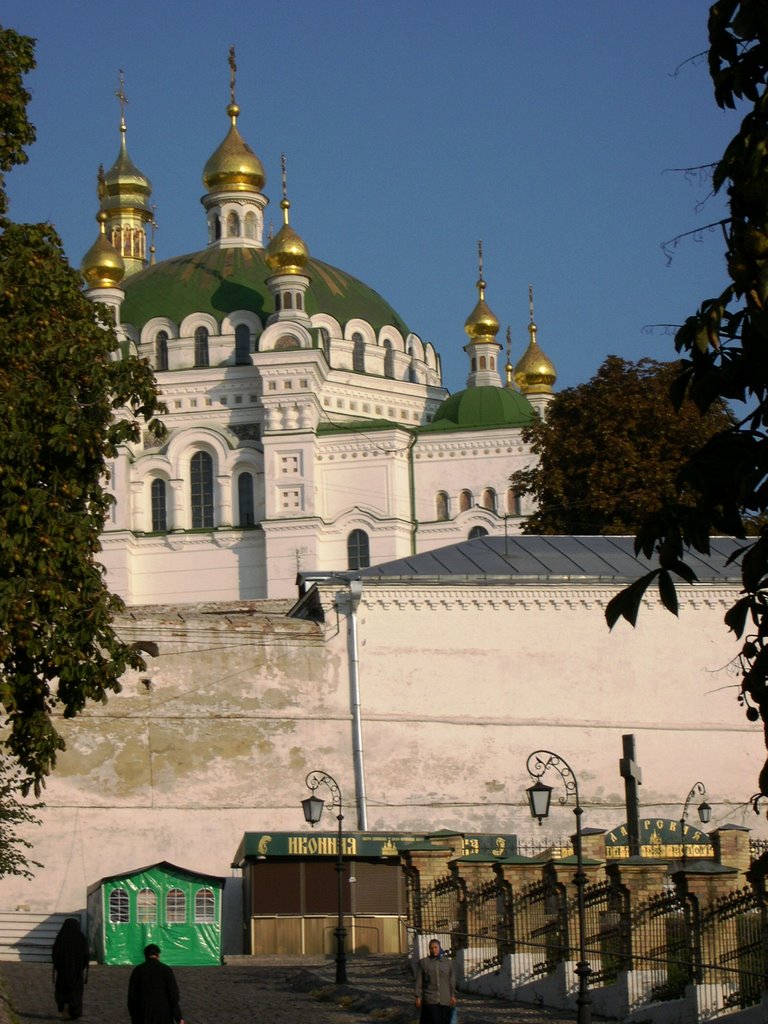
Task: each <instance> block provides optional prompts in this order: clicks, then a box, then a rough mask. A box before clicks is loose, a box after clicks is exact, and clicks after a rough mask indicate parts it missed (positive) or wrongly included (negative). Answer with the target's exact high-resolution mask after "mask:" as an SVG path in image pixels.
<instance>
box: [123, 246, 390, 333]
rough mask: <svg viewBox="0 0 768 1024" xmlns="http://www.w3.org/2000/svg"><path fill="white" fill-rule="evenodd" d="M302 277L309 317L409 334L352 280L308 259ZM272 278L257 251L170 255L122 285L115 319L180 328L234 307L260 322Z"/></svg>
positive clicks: (270, 306) (269, 308) (269, 302)
mask: <svg viewBox="0 0 768 1024" xmlns="http://www.w3.org/2000/svg"><path fill="white" fill-rule="evenodd" d="M306 273H307V276H308V277H309V278H310V279H311V283H310V286H309V289H308V291H307V295H306V301H305V305H306V311H307V313H308V314H309V315H310V316H312V315H313V314H315V313H328V314H329V315H330V316H332V317H334V318H335V319H336V320H338V321H339V323H340V324H341V325H342V326H344V325H345V324H346V323H347V322H348V321H349V320H350V319H352V318H353V317H359V318H360V319H362V320H366V321H367V322H368V323H369V324H371V326H372V327H373V328H374V329H375V330H377V331H378V330H379V329H380V328H382V327H384V326H385V325H387V324H391V325H392V326H393V327H396V328H397V330H398V331H400V333H401V334H402V335H403V337H405V336H406V335H407V334H409V333H410V332H409V329H408V327H407V325H406V324H405V323H404V321H403V320H402V319H401V317H400V316H398V314H397V313H396V312H395V310H394V309H392V307H391V306H390V305H389V303H388V302H386V301H385V300H384V299H383V298H382V297H381V295H379V294H378V292H375V291H374V290H373V289H372V288H369V287H368V285H366V284H363V282H362V281H358V279H357V278H355V277H352V276H351V275H350V274H346V273H345V272H344V271H343V270H338V269H337V268H336V267H332V266H330V265H329V264H328V263H322V262H320V260H313V259H310V260H309V261H308V263H307V268H306ZM272 274H273V271H272V270H271V269H270V268H269V266H268V265H267V263H266V261H265V259H264V250H262V249H251V248H238V247H232V248H225V247H220V246H212V247H211V248H209V249H203V250H202V251H201V252H192V253H188V254H187V255H186V256H176V257H174V258H173V259H169V260H163V262H162V263H156V264H154V265H153V266H151V267H147V268H146V270H142V271H140V272H139V273H138V274H132V275H131V276H130V277H128V278H126V279H125V280H124V281H123V288H124V290H125V300H124V302H123V306H122V310H121V319H122V321H123V323H128V324H133V326H134V327H136V328H137V329H139V330H141V328H142V327H143V326H144V325H145V324H146V323H147V321H148V320H151V319H152V318H153V317H156V316H165V317H168V318H169V319H171V320H173V321H174V322H175V323H177V324H180V323H181V321H182V320H183V319H184V317H186V316H188V315H189V314H190V313H198V312H202V313H210V314H211V315H212V316H215V317H216V318H217V320H221V319H222V318H223V317H224V316H226V315H227V314H228V313H232V312H233V311H234V310H236V309H247V310H250V311H251V312H253V313H256V314H257V315H258V316H259V317H260V319H261V320H262V322H264V321H265V320H266V318H267V317H268V316H269V314H270V313H272V312H273V310H274V302H273V299H272V296H271V295H270V293H269V288H267V284H266V281H267V278H268V277H270V276H272Z"/></svg>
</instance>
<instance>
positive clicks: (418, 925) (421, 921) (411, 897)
mask: <svg viewBox="0 0 768 1024" xmlns="http://www.w3.org/2000/svg"><path fill="white" fill-rule="evenodd" d="M465 899H466V889H465V885H464V882H463V881H462V880H461V879H460V878H455V877H454V876H453V875H446V876H445V877H444V878H438V879H436V880H435V881H434V882H433V883H432V885H429V886H426V887H425V888H423V889H422V888H420V886H419V879H418V876H417V875H412V876H409V884H408V902H409V916H410V919H411V922H412V923H413V927H414V928H415V930H416V932H417V934H419V935H427V934H429V935H434V936H435V937H436V938H440V940H441V942H442V944H443V948H444V949H445V950H446V952H447V953H449V954H450V955H451V956H455V954H456V950H457V949H458V948H460V947H461V946H462V945H463V941H464V937H463V935H462V931H465V929H464V930H463V929H462V927H461V926H462V923H463V922H462V917H463V914H462V910H461V907H462V904H463V903H464V901H465Z"/></svg>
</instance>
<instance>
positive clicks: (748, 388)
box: [606, 0, 768, 797]
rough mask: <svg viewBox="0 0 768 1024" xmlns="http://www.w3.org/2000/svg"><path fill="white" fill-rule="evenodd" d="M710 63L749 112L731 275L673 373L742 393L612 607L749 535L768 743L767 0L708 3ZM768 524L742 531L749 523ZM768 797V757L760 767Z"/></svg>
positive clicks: (739, 140) (731, 150)
mask: <svg viewBox="0 0 768 1024" xmlns="http://www.w3.org/2000/svg"><path fill="white" fill-rule="evenodd" d="M708 55H709V71H710V75H711V78H712V81H713V84H714V93H715V101H716V102H717V104H718V105H719V106H720V107H722V108H732V109H737V107H738V108H739V109H742V110H744V111H745V115H744V118H743V120H742V121H741V124H740V127H739V130H738V132H737V133H736V135H735V136H734V138H733V139H732V140H731V142H730V143H729V144H728V146H727V148H726V150H725V152H724V153H723V156H722V158H721V159H720V161H719V162H718V163H717V165H716V166H715V167H714V171H713V187H714V190H715V192H717V191H720V190H722V189H725V191H726V193H727V197H728V213H727V216H726V217H725V218H724V219H723V220H722V222H720V226H721V227H722V232H723V237H724V239H725V247H726V260H727V268H728V274H729V277H730V281H729V282H728V284H727V285H726V287H725V289H724V291H723V292H722V294H720V295H718V296H716V297H715V298H711V299H707V300H706V301H705V302H703V303H702V304H701V306H700V308H699V310H698V312H697V313H696V314H695V315H693V316H690V317H689V318H688V319H687V320H686V322H685V323H684V324H683V326H682V327H681V328H680V329H679V330H678V332H677V334H676V337H675V347H676V348H677V351H678V352H679V353H682V354H683V360H682V370H681V373H680V375H679V377H678V379H677V381H676V384H675V399H676V401H677V402H678V403H680V402H682V401H683V399H684V397H685V396H688V397H689V398H691V399H692V400H693V401H695V402H696V404H697V405H698V406H699V407H700V408H701V409H703V410H706V409H709V408H711V406H712V405H713V403H716V402H718V401H720V400H722V399H725V400H729V401H738V402H743V403H745V406H744V407H745V408H746V409H747V410H748V412H747V413H746V415H744V416H743V418H742V419H740V421H739V422H737V423H734V424H733V425H732V426H731V427H730V428H728V429H726V430H724V431H722V432H720V433H718V434H716V435H715V436H714V437H712V438H710V439H709V440H708V441H707V442H706V443H705V444H703V445H702V446H701V447H699V448H698V449H697V450H696V451H695V452H694V453H693V454H692V455H691V457H690V458H689V459H688V460H687V461H686V462H685V464H684V465H683V467H682V469H681V471H680V473H679V475H678V493H679V494H691V493H693V494H694V495H695V496H696V500H695V503H693V504H690V503H688V502H684V501H680V500H677V499H676V498H674V499H673V500H671V501H669V502H666V503H665V504H664V506H663V507H662V508H661V509H660V511H659V512H658V513H657V514H656V515H654V516H651V517H650V518H648V519H647V520H645V521H643V522H642V523H641V524H640V526H639V527H638V529H637V536H636V548H637V550H638V551H643V552H644V553H645V554H646V555H647V556H649V557H652V556H653V555H654V553H656V554H657V556H658V568H656V569H655V570H653V571H652V572H651V573H649V574H648V575H646V576H644V577H643V578H642V579H640V580H638V581H637V582H636V583H634V584H633V585H632V586H630V587H629V588H627V590H625V591H623V592H622V593H621V594H619V595H618V596H617V597H616V598H615V599H614V600H613V601H611V603H610V604H609V606H608V608H607V610H606V616H607V620H608V623H609V625H610V626H613V625H614V624H615V623H616V622H617V621H618V619H619V618H620V617H623V618H625V619H627V621H629V622H630V623H632V624H634V623H635V621H636V619H637V615H638V611H639V608H640V603H641V601H642V597H643V594H644V593H645V591H646V589H647V587H648V586H650V585H651V584H655V585H657V586H658V588H659V593H660V596H661V599H662V601H663V602H664V604H665V605H666V606H667V607H668V608H670V609H671V610H672V611H676V610H677V598H676V594H675V579H676V578H677V577H681V578H682V579H684V580H686V581H688V582H693V581H695V578H696V577H695V574H694V573H693V571H692V569H691V568H690V566H688V565H687V564H686V562H685V556H686V551H687V550H689V549H694V550H696V551H700V552H703V553H705V554H706V553H708V551H709V538H710V536H712V535H714V534H717V533H720V534H730V535H733V536H736V537H742V538H745V543H744V546H743V549H742V552H741V555H740V556H739V558H740V567H741V574H742V583H743V593H742V595H741V596H740V597H739V598H738V599H737V600H736V601H735V603H734V604H733V606H732V607H731V608H730V609H729V610H728V612H727V614H726V617H725V621H726V624H727V626H728V628H729V629H731V630H732V631H733V632H734V633H735V634H736V636H737V637H739V638H741V640H742V646H741V652H740V661H741V693H740V700H741V702H742V704H744V705H745V706H746V713H747V716H748V717H749V718H750V720H753V721H757V720H758V719H762V723H763V729H764V733H765V738H766V744H767V745H768V523H767V522H766V513H768V91H767V90H766V82H767V81H768V0H722V2H718V3H716V4H714V5H713V6H712V7H711V8H710V13H709V51H708ZM755 522H757V523H758V524H761V525H760V526H759V529H758V530H757V533H756V535H755V537H754V539H753V538H750V539H749V540H746V538H747V537H748V535H749V533H750V527H751V525H752V524H754V523H755ZM759 785H760V794H759V795H762V796H766V797H768V763H767V764H766V765H765V766H764V767H763V769H762V771H761V773H760V782H759Z"/></svg>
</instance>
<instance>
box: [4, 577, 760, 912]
mask: <svg viewBox="0 0 768 1024" xmlns="http://www.w3.org/2000/svg"><path fill="white" fill-rule="evenodd" d="M323 590H324V592H326V598H325V602H326V609H327V614H326V621H325V622H324V623H323V624H322V625H320V624H315V623H313V622H308V621H305V620H302V619H296V618H286V617H285V616H284V614H283V611H284V607H283V608H282V609H281V608H280V607H279V606H278V605H277V604H276V603H275V602H263V603H262V602H258V603H256V604H254V605H243V604H237V603H230V604H219V605H209V606H205V605H197V606H190V605H184V604H179V605H176V606H166V607H161V608H149V607H145V608H138V607H134V608H131V609H129V610H128V611H127V612H126V613H125V614H124V615H122V616H121V617H120V619H119V623H118V625H119V629H120V632H121V635H123V636H124V637H125V638H126V639H127V640H130V641H131V642H137V641H149V640H151V641H154V642H155V643H157V644H158V649H159V653H158V656H157V657H149V656H147V658H146V662H147V666H146V669H145V670H144V671H143V672H131V673H128V674H127V675H126V677H125V679H124V687H123V691H122V692H121V693H120V694H116V695H113V696H112V697H110V699H109V701H108V702H107V704H105V705H95V706H91V707H89V708H88V710H87V711H86V713H85V714H84V715H82V716H80V717H78V718H76V719H73V720H69V721H61V722H60V725H61V729H62V733H63V735H64V737H65V739H66V742H67V751H66V752H65V753H64V754H62V755H61V757H60V760H59V765H58V767H57V769H56V771H55V772H54V774H53V776H52V777H51V779H50V780H49V783H48V786H47V788H46V790H45V793H44V800H45V803H46V807H45V809H44V810H43V811H42V812H41V817H42V820H43V824H42V825H41V826H40V827H39V828H37V827H31V828H29V829H27V830H26V834H27V835H28V836H29V838H30V839H31V840H32V841H33V843H34V849H33V850H32V856H33V857H34V858H35V859H36V860H39V861H41V862H42V863H43V864H44V867H43V868H42V869H41V870H40V871H39V872H38V874H37V877H36V878H35V879H34V880H32V881H27V880H25V879H18V878H12V877H11V878H5V879H1V880H0V908H5V909H14V908H15V907H16V906H28V907H30V909H34V910H36V911H38V912H54V911H56V910H58V909H62V908H64V909H66V910H70V909H71V908H73V907H77V906H82V905H84V899H85V897H84V889H85V886H86V885H87V884H90V883H91V882H93V881H96V880H97V879H99V878H101V877H102V876H104V875H108V874H112V873H115V872H118V871H123V870H125V869H127V868H133V867H137V866H142V865H144V864H149V863H152V862H154V861H156V860H170V861H172V862H175V863H179V864H182V865H184V866H186V867H190V868H194V869H197V870H201V871H205V872H209V873H212V874H219V875H227V874H229V865H230V862H231V859H232V857H233V855H234V852H235V850H236V848H237V845H238V843H239V841H240V838H241V836H242V833H243V832H244V831H246V830H248V831H264V832H269V831H294V830H301V829H302V828H304V824H303V821H302V820H301V813H300V807H299V801H300V800H301V799H302V797H303V796H304V795H305V794H304V792H303V787H304V777H305V775H306V773H307V772H308V771H309V770H311V769H314V768H320V769H323V770H326V771H329V772H330V773H331V774H332V775H333V776H334V777H335V778H336V779H337V781H338V782H339V784H340V785H341V788H342V792H343V794H344V797H345V801H346V805H347V807H348V809H349V810H348V817H347V825H348V827H349V828H351V829H354V828H355V827H356V825H357V822H356V820H355V812H354V810H353V808H354V806H355V775H354V762H353V752H352V719H351V705H350V651H349V630H348V625H349V622H348V610H347V609H348V603H346V601H342V602H341V604H340V609H339V611H338V613H337V610H336V608H335V607H334V600H335V595H337V596H339V597H340V598H343V599H346V598H347V597H348V589H347V586H346V584H344V583H343V582H339V583H336V584H327V585H323ZM613 592H614V590H612V589H611V588H607V587H602V588H600V587H584V586H579V585H578V584H576V583H573V584H571V585H565V584H564V585H561V586H556V585H555V586H553V585H550V586H544V585H542V586H541V587H535V586H531V587H521V586H507V587H505V586H501V585H499V586H495V587H490V586H487V585H479V586H478V585H474V586H473V585H467V586H464V587H461V586H455V585H453V584H445V585H442V584H440V585H436V586H434V587H430V586H425V585H408V586H406V585H402V586H395V585H392V584H389V583H388V584H386V585H385V584H381V585H377V584H375V583H373V582H372V581H370V580H366V581H364V584H363V591H362V599H361V603H360V605H359V608H358V611H357V616H358V637H359V646H358V656H359V669H360V698H361V713H362V736H363V761H364V772H365V785H366V793H367V811H368V826H369V829H372V830H377V829H386V830H387V831H400V830H415V831H418V832H429V831H433V830H437V829H440V828H444V827H447V828H455V829H457V830H460V831H469V832H482V831H492V832H498V833H500V834H507V833H516V834H518V835H519V836H520V837H521V838H523V839H525V838H527V837H530V836H532V835H535V836H537V837H544V836H546V835H551V836H552V837H558V836H565V835H569V834H571V833H572V831H573V825H574V817H573V813H572V808H570V807H563V808H561V807H559V806H558V805H557V803H554V805H553V812H552V814H551V816H550V819H549V821H548V822H547V823H546V824H545V826H544V828H543V829H542V830H539V828H538V826H536V825H535V824H534V823H532V821H531V818H530V816H529V813H528V809H527V806H526V804H525V795H524V790H525V787H526V786H527V785H528V784H529V780H528V777H527V775H526V771H525V761H526V757H527V755H528V754H529V753H530V752H531V751H533V750H535V749H539V748H544V749H549V750H553V751H554V752H555V753H559V754H561V755H562V756H563V757H565V758H566V760H567V761H568V762H569V763H570V765H571V766H572V768H573V769H574V771H575V772H576V775H577V778H578V782H579V787H580V795H581V798H582V802H583V804H584V808H585V812H584V820H583V823H584V825H585V826H587V827H598V828H606V829H610V828H614V827H615V826H617V825H618V824H621V823H623V821H624V820H625V810H624V788H623V781H622V779H621V777H620V774H619V770H618V762H619V758H620V756H621V753H622V750H621V737H622V735H623V734H625V733H633V734H634V735H635V737H636V743H637V755H638V761H639V763H640V765H641V767H642V770H643V785H642V787H641V790H640V798H641V807H642V810H641V813H643V814H648V815H653V816H659V817H663V818H677V817H678V816H679V814H680V812H681V807H682V803H683V801H684V799H685V796H686V794H687V792H688V790H689V788H690V787H691V785H692V784H693V783H694V782H695V781H698V780H701V781H703V782H704V784H705V786H706V788H707V796H708V800H709V803H710V804H711V805H712V807H713V819H712V821H713V827H716V826H718V825H722V824H726V823H728V824H738V825H745V826H747V827H749V828H751V829H753V831H754V833H755V834H756V835H764V834H765V825H764V822H763V819H761V818H757V817H756V816H755V815H754V814H752V812H751V810H750V809H749V807H748V800H749V797H750V795H751V794H752V793H753V792H754V790H755V788H756V778H757V773H758V771H759V767H760V765H761V764H762V762H763V759H764V753H765V752H764V749H763V743H762V735H761V732H760V729H758V728H755V727H754V726H751V725H750V724H749V723H748V722H747V721H746V719H745V718H744V717H743V714H742V713H741V712H740V710H739V708H738V706H737V704H736V701H735V693H736V687H737V681H736V678H735V676H733V675H731V674H730V672H729V669H728V664H729V660H730V658H731V656H732V654H733V653H734V650H733V648H734V645H733V643H732V642H731V641H729V640H728V637H727V634H726V633H725V630H724V627H723V624H722V614H723V611H724V608H725V606H726V605H727V603H728V602H729V600H730V599H731V598H732V596H733V592H732V591H730V590H728V588H724V587H719V588H714V587H708V586H707V587H701V588H698V589H696V590H695V591H694V592H693V594H692V595H690V594H688V593H687V592H686V593H685V594H684V595H683V600H682V609H681V616H680V619H679V621H678V620H676V619H674V617H673V616H671V615H669V613H666V612H664V611H663V610H662V609H661V608H659V607H657V606H656V605H652V606H650V607H646V608H644V609H643V611H642V613H641V619H640V624H639V626H638V628H637V629H636V630H634V631H633V630H631V629H629V628H628V627H627V628H619V629H617V630H616V631H614V633H613V634H611V633H609V632H608V630H607V628H606V626H605V624H604V621H603V618H602V609H603V605H604V603H605V601H606V600H607V599H608V598H609V597H610V596H611V594H612V593H613ZM550 781H552V782H553V783H554V784H555V785H557V780H554V779H553V780H550ZM557 795H558V793H557V790H556V797H557Z"/></svg>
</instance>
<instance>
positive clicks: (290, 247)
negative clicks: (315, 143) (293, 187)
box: [266, 153, 309, 274]
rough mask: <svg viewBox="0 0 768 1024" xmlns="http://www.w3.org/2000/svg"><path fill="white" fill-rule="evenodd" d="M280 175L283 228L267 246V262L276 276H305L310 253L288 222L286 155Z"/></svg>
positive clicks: (281, 164) (283, 157)
mask: <svg viewBox="0 0 768 1024" xmlns="http://www.w3.org/2000/svg"><path fill="white" fill-rule="evenodd" d="M280 173H281V177H282V184H283V198H282V199H281V200H280V208H281V210H282V211H283V226H282V227H281V228H280V230H279V231H278V232H277V234H276V235H275V237H274V238H272V239H270V242H269V245H268V246H267V252H266V260H267V264H268V265H269V267H270V269H271V270H272V271H273V273H275V274H303V273H304V270H305V267H306V264H307V260H308V259H309V252H308V250H307V246H306V245H305V243H304V240H303V239H302V238H300V237H299V235H297V234H296V232H295V231H294V230H293V228H292V227H291V225H290V224H289V222H288V211H289V210H290V208H291V202H290V200H289V199H288V176H287V172H286V162H285V153H281V154H280Z"/></svg>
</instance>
